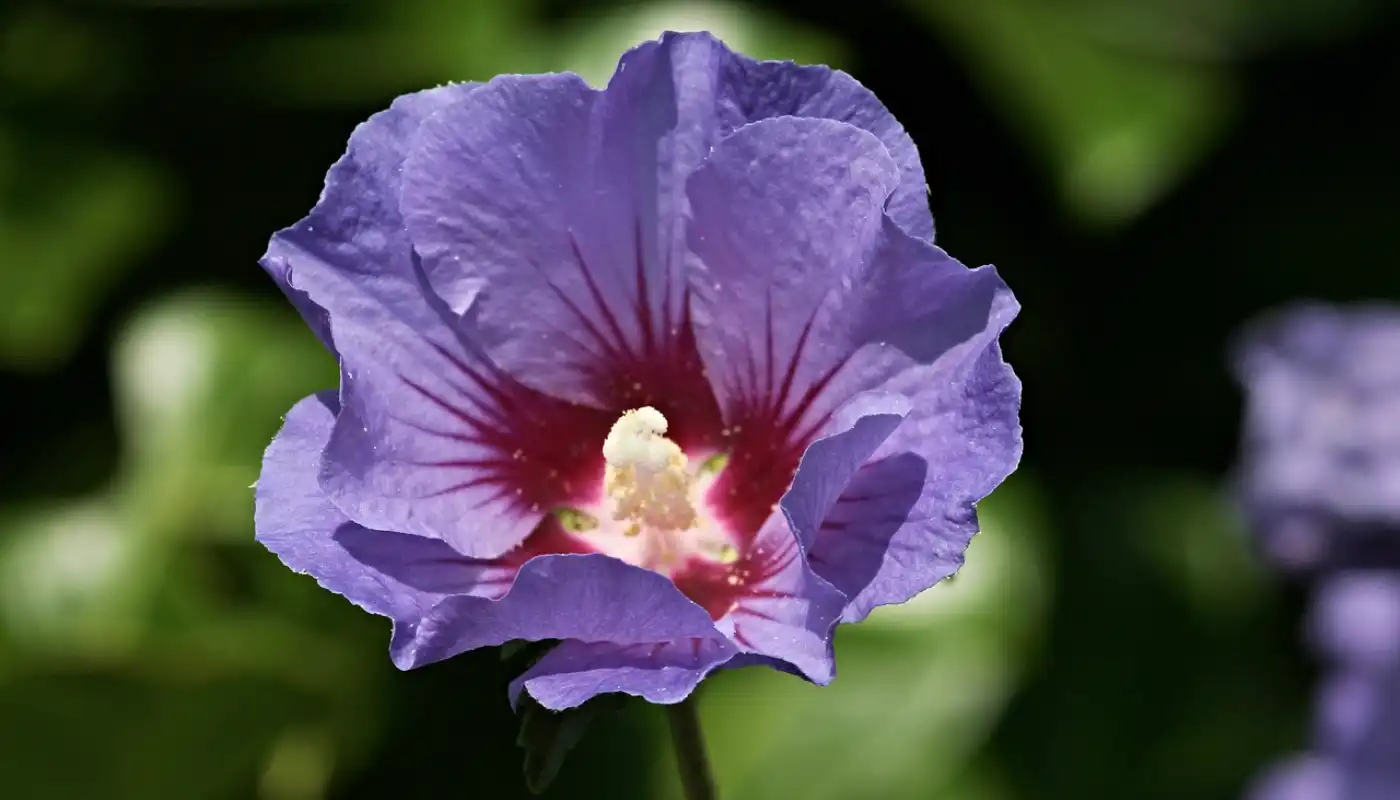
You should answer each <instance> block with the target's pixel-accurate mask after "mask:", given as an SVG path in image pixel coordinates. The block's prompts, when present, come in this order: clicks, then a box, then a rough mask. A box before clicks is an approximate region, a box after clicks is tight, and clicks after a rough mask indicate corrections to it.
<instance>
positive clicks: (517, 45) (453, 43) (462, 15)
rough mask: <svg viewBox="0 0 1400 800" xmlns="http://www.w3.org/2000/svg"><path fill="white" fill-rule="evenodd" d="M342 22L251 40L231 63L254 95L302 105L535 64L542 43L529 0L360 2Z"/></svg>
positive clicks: (353, 101)
mask: <svg viewBox="0 0 1400 800" xmlns="http://www.w3.org/2000/svg"><path fill="white" fill-rule="evenodd" d="M357 11H358V12H359V13H358V14H355V15H353V16H349V17H348V19H345V20H344V22H343V23H342V25H343V27H340V28H338V29H333V30H303V31H298V32H294V33H287V34H282V35H280V36H275V37H270V38H268V39H265V40H262V41H259V42H257V43H256V44H255V45H254V46H253V49H251V50H250V51H249V52H248V53H246V54H245V55H244V56H243V57H241V58H239V59H238V60H237V61H236V63H235V64H233V65H231V66H233V67H234V68H235V72H234V75H235V76H236V77H235V80H237V81H239V82H240V83H241V84H242V85H243V87H244V90H245V91H246V92H248V93H250V94H252V95H254V96H256V97H259V98H261V99H264V100H268V99H270V100H273V101H274V102H283V103H290V104H294V105H296V106H298V107H306V106H322V107H324V106H328V105H329V106H338V105H358V104H361V103H364V102H366V101H371V100H376V101H377V100H380V99H383V98H386V97H390V96H392V95H394V94H398V93H400V92H406V91H415V90H418V89H424V88H427V87H429V86H434V85H437V84H440V83H445V82H448V81H462V80H488V79H490V78H491V77H493V76H495V75H497V74H499V73H519V72H538V71H542V68H543V65H544V64H545V63H546V62H547V60H548V53H549V49H550V48H549V46H548V41H547V39H545V38H544V37H543V36H542V34H541V33H540V31H539V30H538V29H537V27H536V25H535V24H534V22H533V19H534V17H533V12H534V3H533V2H530V1H529V0H512V2H508V3H502V2H497V0H459V2H452V3H443V2H438V1H437V0H396V2H393V3H373V4H363V5H361V6H359V7H358V9H357Z"/></svg>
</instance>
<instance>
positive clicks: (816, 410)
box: [690, 119, 1021, 621]
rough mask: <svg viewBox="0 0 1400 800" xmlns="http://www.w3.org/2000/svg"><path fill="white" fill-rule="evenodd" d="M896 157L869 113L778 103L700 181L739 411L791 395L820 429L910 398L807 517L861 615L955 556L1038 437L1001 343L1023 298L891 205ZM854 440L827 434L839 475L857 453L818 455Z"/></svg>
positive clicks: (933, 576) (715, 306)
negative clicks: (834, 499)
mask: <svg viewBox="0 0 1400 800" xmlns="http://www.w3.org/2000/svg"><path fill="white" fill-rule="evenodd" d="M896 175H897V170H895V169H894V168H893V165H892V162H891V161H890V159H889V156H888V154H887V153H886V152H885V151H884V148H883V147H882V146H881V145H880V144H879V142H878V141H876V140H875V138H874V137H873V136H871V135H869V134H867V133H865V132H863V131H860V130H857V129H855V128H853V127H851V126H848V125H843V124H841V123H835V122H829V121H819V120H808V119H777V120H768V121H764V122H757V123H754V124H752V125H750V126H748V127H746V128H744V129H742V130H740V131H738V132H737V133H735V134H734V135H733V136H731V137H730V138H729V139H726V140H725V141H724V142H722V143H721V144H720V145H719V146H718V147H716V148H715V150H714V152H713V153H712V154H711V155H710V157H709V159H708V160H707V161H706V162H705V164H704V165H702V166H701V168H700V169H699V170H697V172H696V173H695V175H694V176H693V178H692V180H691V183H690V197H691V202H692V210H693V213H694V225H693V226H692V228H691V235H690V247H691V251H692V254H693V258H694V264H695V274H696V276H697V277H696V280H695V315H696V323H697V338H698V341H699V345H700V352H701V355H702V357H703V358H704V359H705V361H706V364H707V366H708V367H709V369H710V373H711V375H712V376H715V380H716V390H717V394H718V395H719V396H720V399H721V405H722V408H724V409H725V412H726V414H728V415H734V414H736V413H737V414H740V415H748V416H753V413H754V412H753V411H752V409H753V408H754V407H760V408H765V409H776V411H775V412H773V413H772V416H773V417H774V418H775V419H776V420H777V422H776V423H775V424H776V425H777V426H778V427H780V428H781V429H783V430H785V431H790V432H791V433H790V434H789V435H790V436H791V437H792V438H793V439H795V440H797V441H806V442H810V441H813V440H819V439H820V437H821V436H822V435H826V434H835V433H838V432H840V431H842V430H843V425H845V423H842V422H840V421H839V417H841V414H840V413H839V412H840V409H841V407H842V406H843V405H845V404H847V403H853V402H862V401H860V400H858V399H857V398H859V396H860V395H861V393H863V392H881V393H885V394H888V395H897V396H903V397H904V398H906V399H907V400H908V401H909V411H908V414H907V418H906V419H905V421H904V422H903V423H902V424H901V425H900V426H899V427H898V428H897V429H896V430H895V431H893V432H892V433H890V435H889V436H888V438H886V439H885V441H884V442H882V443H880V446H879V449H878V450H877V451H875V452H874V453H872V454H870V458H871V463H868V464H866V465H865V466H864V467H863V469H862V470H861V471H858V472H856V473H854V474H852V475H850V477H849V479H850V480H851V481H852V485H851V486H850V487H847V488H846V492H847V494H845V495H843V497H844V498H845V502H839V503H837V505H836V506H835V507H833V508H832V509H831V512H830V515H829V517H828V519H826V520H824V524H823V526H822V529H823V531H824V533H820V534H818V535H817V536H815V537H811V534H810V532H809V530H810V529H809V526H807V525H799V526H798V528H799V534H800V535H802V536H803V537H804V540H806V539H807V538H808V537H811V539H812V541H813V547H812V553H811V555H812V558H813V563H814V565H816V567H817V569H818V571H819V573H820V574H821V575H822V577H823V578H825V579H827V580H828V581H830V582H831V583H833V584H834V585H836V586H837V587H838V588H840V589H841V590H842V591H843V592H844V593H846V594H847V595H849V596H850V598H851V606H850V607H849V608H848V609H847V612H846V614H845V620H846V621H855V620H859V619H861V618H863V617H864V616H865V614H866V613H868V612H869V610H870V608H872V607H874V606H876V605H880V604H884V603H891V602H902V601H904V600H907V599H908V598H909V597H912V596H913V595H914V594H916V593H918V592H919V591H921V590H922V589H925V588H927V587H929V586H931V585H932V584H933V583H935V582H937V581H938V580H940V579H942V578H944V577H947V575H950V574H952V572H953V571H955V570H956V569H957V567H958V566H959V565H960V564H961V563H962V550H963V549H964V548H965V547H966V545H967V543H968V541H970V539H971V536H972V535H973V533H975V532H976V529H977V526H976V516H975V512H974V510H973V506H974V504H975V503H976V502H977V501H978V500H980V499H981V498H982V497H984V496H985V495H986V494H987V493H989V492H990V491H991V490H992V489H993V488H994V487H995V486H996V485H998V484H999V483H1000V482H1001V481H1002V480H1003V479H1005V477H1006V475H1008V474H1009V473H1010V472H1011V471H1012V470H1013V469H1014V468H1015V465H1016V463H1017V462H1018V460H1019V458H1020V451H1021V439H1020V427H1019V423H1018V421H1017V415H1018V413H1019V404H1020V385H1019V383H1018V382H1017V380H1016V378H1015V376H1014V375H1013V374H1012V372H1011V370H1010V368H1009V367H1007V366H1006V364H1005V363H1004V362H1003V361H1002V359H1001V354H1000V350H999V348H998V346H997V338H998V336H999V335H1000V333H1001V331H1002V330H1003V329H1004V328H1005V327H1006V325H1007V324H1009V323H1010V321H1011V319H1012V318H1013V317H1014V316H1015V314H1016V311H1017V305H1016V302H1015V300H1014V298H1012V296H1011V294H1010V292H1009V291H1008V290H1007V289H1006V287H1005V285H1004V284H1003V283H1002V282H1001V280H1000V278H999V277H998V276H997V274H996V272H995V270H993V269H991V268H982V269H978V270H969V269H967V268H965V267H964V266H963V265H961V264H959V263H958V262H957V261H955V260H953V259H952V258H950V257H948V255H947V254H946V253H944V252H943V251H942V250H940V249H938V248H937V247H934V246H933V245H931V244H929V243H928V242H925V241H920V240H918V239H915V238H914V237H911V236H909V235H907V234H906V233H904V232H903V231H901V230H900V229H899V228H898V226H896V225H894V224H893V222H891V221H890V220H889V219H888V218H887V217H886V216H884V215H883V214H882V213H881V208H882V204H883V202H884V199H885V198H886V197H887V196H888V194H889V192H890V191H891V190H892V187H893V186H894V185H895V183H894V179H895V176H896ZM842 457H843V454H842V453H841V452H840V451H839V449H837V448H832V449H831V450H830V451H828V452H822V451H821V450H819V451H818V452H817V453H815V454H814V460H813V462H812V463H811V464H810V467H811V468H812V469H813V470H816V471H817V472H816V473H815V474H820V475H824V476H826V478H827V479H828V480H830V482H831V484H832V485H834V486H838V487H839V484H840V480H841V478H839V477H836V476H838V475H839V474H840V473H842V472H849V467H846V468H843V469H836V468H835V467H828V468H826V469H823V468H822V467H820V466H819V464H818V461H820V460H825V459H828V458H834V459H836V460H837V461H840V460H842ZM844 458H845V460H850V458H851V455H850V454H844ZM883 462H888V463H883ZM867 471H868V472H870V473H871V474H869V475H866V476H865V477H864V478H862V473H863V472H867ZM831 491H834V489H832V488H831V487H827V488H826V489H825V490H824V491H823V492H821V493H820V494H821V495H823V496H825V495H829V494H830V493H831ZM797 499H799V498H794V501H796V500H797ZM808 516H809V517H810V514H809V515H808Z"/></svg>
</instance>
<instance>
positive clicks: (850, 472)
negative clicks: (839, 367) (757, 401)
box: [780, 392, 910, 548]
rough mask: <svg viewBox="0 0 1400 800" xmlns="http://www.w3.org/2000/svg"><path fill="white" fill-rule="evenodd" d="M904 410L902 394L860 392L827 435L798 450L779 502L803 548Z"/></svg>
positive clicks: (907, 406)
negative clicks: (794, 467) (794, 470)
mask: <svg viewBox="0 0 1400 800" xmlns="http://www.w3.org/2000/svg"><path fill="white" fill-rule="evenodd" d="M909 410H910V404H909V400H908V398H906V397H904V396H903V395H895V394H885V393H876V392H872V393H868V394H865V395H860V396H858V397H856V398H855V399H854V400H852V402H850V403H848V404H846V405H845V406H843V407H842V408H841V409H840V411H839V412H838V415H837V418H836V420H834V421H833V423H832V424H831V426H830V428H829V429H828V430H827V431H826V435H824V436H823V437H822V438H820V439H818V440H817V441H815V442H813V443H812V444H811V445H810V446H809V447H808V448H807V450H806V452H804V453H803V454H802V460H801V462H799V463H798V466H797V473H796V474H795V475H794V476H793V478H792V486H791V487H790V488H789V489H788V491H787V493H786V494H784V495H783V499H782V501H781V503H780V505H781V507H782V509H783V513H784V514H786V515H787V519H788V524H789V525H791V526H792V530H793V531H794V532H796V533H797V536H798V539H799V540H800V541H801V542H802V546H803V547H804V548H811V546H812V544H813V542H814V541H815V540H816V538H817V532H818V531H819V530H820V529H821V527H822V521H823V520H825V519H826V518H827V515H828V514H829V513H830V512H831V510H832V508H833V507H834V506H835V505H836V503H837V500H838V499H840V498H841V497H842V495H843V493H844V494H849V492H847V487H848V486H849V484H850V483H851V480H852V479H853V478H854V477H855V476H856V473H857V472H859V471H860V469H861V468H862V467H864V466H865V464H866V462H867V461H869V460H870V457H871V456H873V455H874V454H875V451H876V450H878V449H879V448H880V445H882V444H883V443H884V442H885V440H886V439H888V438H889V435H890V434H891V433H893V432H894V429H895V428H897V427H898V426H899V424H900V423H901V422H903V421H904V418H905V417H906V416H908V414H909ZM848 502H849V501H848Z"/></svg>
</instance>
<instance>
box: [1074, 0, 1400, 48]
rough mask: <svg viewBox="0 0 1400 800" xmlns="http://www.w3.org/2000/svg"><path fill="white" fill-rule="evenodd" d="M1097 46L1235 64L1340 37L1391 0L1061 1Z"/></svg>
mask: <svg viewBox="0 0 1400 800" xmlns="http://www.w3.org/2000/svg"><path fill="white" fill-rule="evenodd" d="M1061 6H1062V7H1063V8H1065V9H1066V11H1067V12H1068V13H1072V14H1075V15H1077V16H1079V17H1080V18H1081V19H1082V20H1083V23H1084V25H1085V26H1086V28H1087V29H1089V31H1090V32H1091V33H1093V34H1095V35H1096V36H1097V37H1098V38H1099V39H1100V41H1101V42H1103V43H1105V44H1107V45H1110V46H1116V47H1119V48H1131V49H1134V50H1137V51H1139V52H1146V53H1151V54H1154V55H1162V56H1167V57H1171V58H1187V59H1203V60H1223V61H1229V60H1236V59H1239V58H1241V57H1246V56H1251V55H1255V54H1256V53H1258V52H1260V51H1262V50H1265V49H1268V48H1273V47H1279V46H1286V45H1289V44H1292V43H1295V42H1320V41H1326V40H1328V39H1331V38H1334V37H1337V36H1340V35H1342V34H1344V33H1347V32H1349V31H1351V30H1354V29H1355V28H1357V27H1359V26H1361V25H1363V24H1365V23H1367V22H1369V21H1371V20H1373V19H1375V17H1377V16H1379V15H1380V14H1381V13H1383V12H1387V11H1392V12H1393V11H1394V4H1393V3H1390V2H1388V0H1133V2H1123V0H1061Z"/></svg>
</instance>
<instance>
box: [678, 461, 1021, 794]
mask: <svg viewBox="0 0 1400 800" xmlns="http://www.w3.org/2000/svg"><path fill="white" fill-rule="evenodd" d="M1036 506H1037V500H1036V495H1035V494H1034V492H1033V491H1032V489H1031V487H1030V486H1029V480H1028V479H1027V478H1026V477H1025V476H1023V475H1022V476H1017V477H1016V478H1014V479H1013V481H1012V482H1010V483H1008V484H1007V485H1006V486H1005V487H1003V489H1002V490H999V491H998V493H997V494H996V495H995V496H994V497H993V498H990V499H989V500H987V501H986V502H984V503H983V504H982V507H981V509H980V511H981V516H982V523H983V532H982V533H980V534H978V536H977V537H976V538H975V539H974V540H973V545H972V547H971V548H970V550H969V552H968V559H967V564H966V565H965V566H964V567H963V570H962V571H961V572H960V573H959V576H960V577H959V578H958V580H957V581H954V582H952V583H950V584H949V583H945V584H940V585H939V586H937V587H935V588H934V589H931V590H929V591H928V592H925V593H924V594H923V595H920V596H919V597H918V598H916V599H914V600H913V601H911V602H910V603H907V604H905V605H904V606H897V607H891V608H885V609H879V610H877V611H876V612H875V613H873V614H872V615H871V616H870V618H869V619H868V620H867V621H866V622H864V623H862V624H860V625H853V626H843V627H842V628H840V629H839V632H838V634H837V637H836V654H837V668H838V673H839V677H838V678H837V680H836V681H835V682H833V683H832V684H831V685H830V686H827V687H816V686H812V685H810V684H807V683H805V682H803V681H800V680H796V679H794V678H793V677H792V676H790V675H785V674H781V673H778V672H774V671H773V670H769V669H745V670H739V671H737V672H726V673H721V674H719V675H717V676H714V677H712V678H711V679H710V680H709V681H707V682H706V684H705V692H704V695H703V699H702V702H701V704H700V708H701V716H702V718H703V722H704V727H705V735H706V741H707V743H708V745H709V748H710V752H711V755H712V760H713V762H714V767H715V770H716V773H717V776H718V780H719V784H720V785H721V786H722V787H724V792H725V796H726V797H729V798H738V800H746V799H747V798H768V797H802V798H808V799H810V800H822V799H823V798H830V799H831V800H837V799H838V798H847V797H881V798H892V799H894V800H898V798H911V799H912V798H925V797H942V796H944V795H943V793H942V787H944V786H945V785H946V786H951V783H950V782H951V781H953V780H954V779H955V778H957V777H958V776H959V775H960V773H961V772H962V771H963V770H964V769H965V768H966V765H967V763H968V759H969V758H970V757H971V756H972V755H973V754H974V753H975V752H976V751H977V749H978V748H979V747H981V746H982V744H983V743H984V742H985V740H986V737H987V736H988V734H989V733H990V730H991V727H992V725H993V724H995V722H996V720H997V717H998V715H999V714H1000V712H1001V709H1002V708H1003V706H1004V704H1005V703H1006V701H1007V700H1008V698H1009V697H1010V695H1011V693H1012V692H1013V691H1014V690H1015V687H1016V684H1017V682H1018V680H1019V678H1020V675H1021V673H1022V671H1023V669H1024V666H1025V662H1026V659H1027V657H1028V645H1030V644H1031V643H1032V641H1033V634H1034V632H1035V631H1037V630H1038V628H1039V626H1040V624H1041V622H1042V616H1043V612H1044V610H1045V601H1046V587H1047V584H1048V576H1047V575H1046V570H1047V565H1046V564H1045V562H1044V559H1043V556H1042V555H1041V553H1040V550H1039V547H1038V546H1037V541H1038V540H1039V538H1040V532H1039V530H1037V526H1039V525H1040V524H1041V522H1040V518H1039V513H1038V511H1037V507H1036ZM656 780H657V786H658V790H659V791H661V792H663V793H665V794H664V796H671V797H675V796H678V795H677V794H676V792H677V791H678V789H677V788H676V786H675V780H674V769H673V764H672V763H671V760H670V759H669V758H663V759H662V760H661V763H660V764H659V766H658V774H657V778H656ZM950 796H956V795H950ZM972 796H976V795H972Z"/></svg>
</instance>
